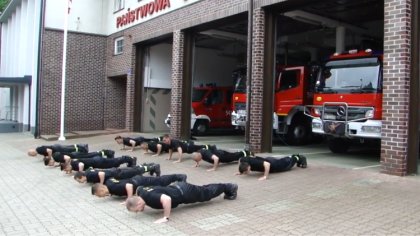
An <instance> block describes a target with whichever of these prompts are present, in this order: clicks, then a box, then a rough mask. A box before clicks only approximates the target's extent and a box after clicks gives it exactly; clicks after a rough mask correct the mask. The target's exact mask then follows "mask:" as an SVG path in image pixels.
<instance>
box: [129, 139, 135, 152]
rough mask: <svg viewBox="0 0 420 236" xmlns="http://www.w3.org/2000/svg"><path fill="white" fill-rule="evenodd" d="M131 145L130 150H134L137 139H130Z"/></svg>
mask: <svg viewBox="0 0 420 236" xmlns="http://www.w3.org/2000/svg"><path fill="white" fill-rule="evenodd" d="M130 145H131V149H130V151H131V152H132V151H134V147H135V146H136V141H134V140H130Z"/></svg>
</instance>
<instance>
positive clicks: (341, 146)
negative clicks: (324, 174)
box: [328, 138, 350, 153]
mask: <svg viewBox="0 0 420 236" xmlns="http://www.w3.org/2000/svg"><path fill="white" fill-rule="evenodd" d="M328 147H329V148H330V150H331V152H333V153H346V152H347V151H348V150H349V147H350V142H349V141H348V140H347V139H344V138H331V139H329V140H328Z"/></svg>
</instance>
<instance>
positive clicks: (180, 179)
mask: <svg viewBox="0 0 420 236" xmlns="http://www.w3.org/2000/svg"><path fill="white" fill-rule="evenodd" d="M176 179H177V182H187V175H185V174H177V175H176Z"/></svg>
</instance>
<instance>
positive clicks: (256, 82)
mask: <svg viewBox="0 0 420 236" xmlns="http://www.w3.org/2000/svg"><path fill="white" fill-rule="evenodd" d="M264 22H265V14H264V10H263V9H261V8H258V9H255V10H254V20H253V23H254V24H253V27H252V28H253V39H252V77H251V101H250V113H251V116H250V129H249V133H250V134H249V144H250V149H251V150H252V151H254V152H259V151H261V139H262V137H261V134H262V122H261V121H262V120H263V119H262V114H263V110H262V102H263V96H264V95H263V83H264V73H263V71H264V32H265V24H264Z"/></svg>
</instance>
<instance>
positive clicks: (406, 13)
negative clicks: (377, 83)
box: [381, 0, 411, 176]
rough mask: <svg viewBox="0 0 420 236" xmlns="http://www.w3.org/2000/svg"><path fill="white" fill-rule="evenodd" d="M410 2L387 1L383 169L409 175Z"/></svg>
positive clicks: (386, 171)
mask: <svg viewBox="0 0 420 236" xmlns="http://www.w3.org/2000/svg"><path fill="white" fill-rule="evenodd" d="M410 14H411V1H410V0H385V17H384V28H385V30H384V71H383V72H384V82H383V112H382V117H383V124H382V140H381V142H382V143H381V146H382V147H381V167H382V168H381V169H382V172H384V173H387V174H392V175H400V176H402V175H405V174H406V172H407V138H408V105H409V91H410V88H409V79H410V43H411V16H410Z"/></svg>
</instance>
